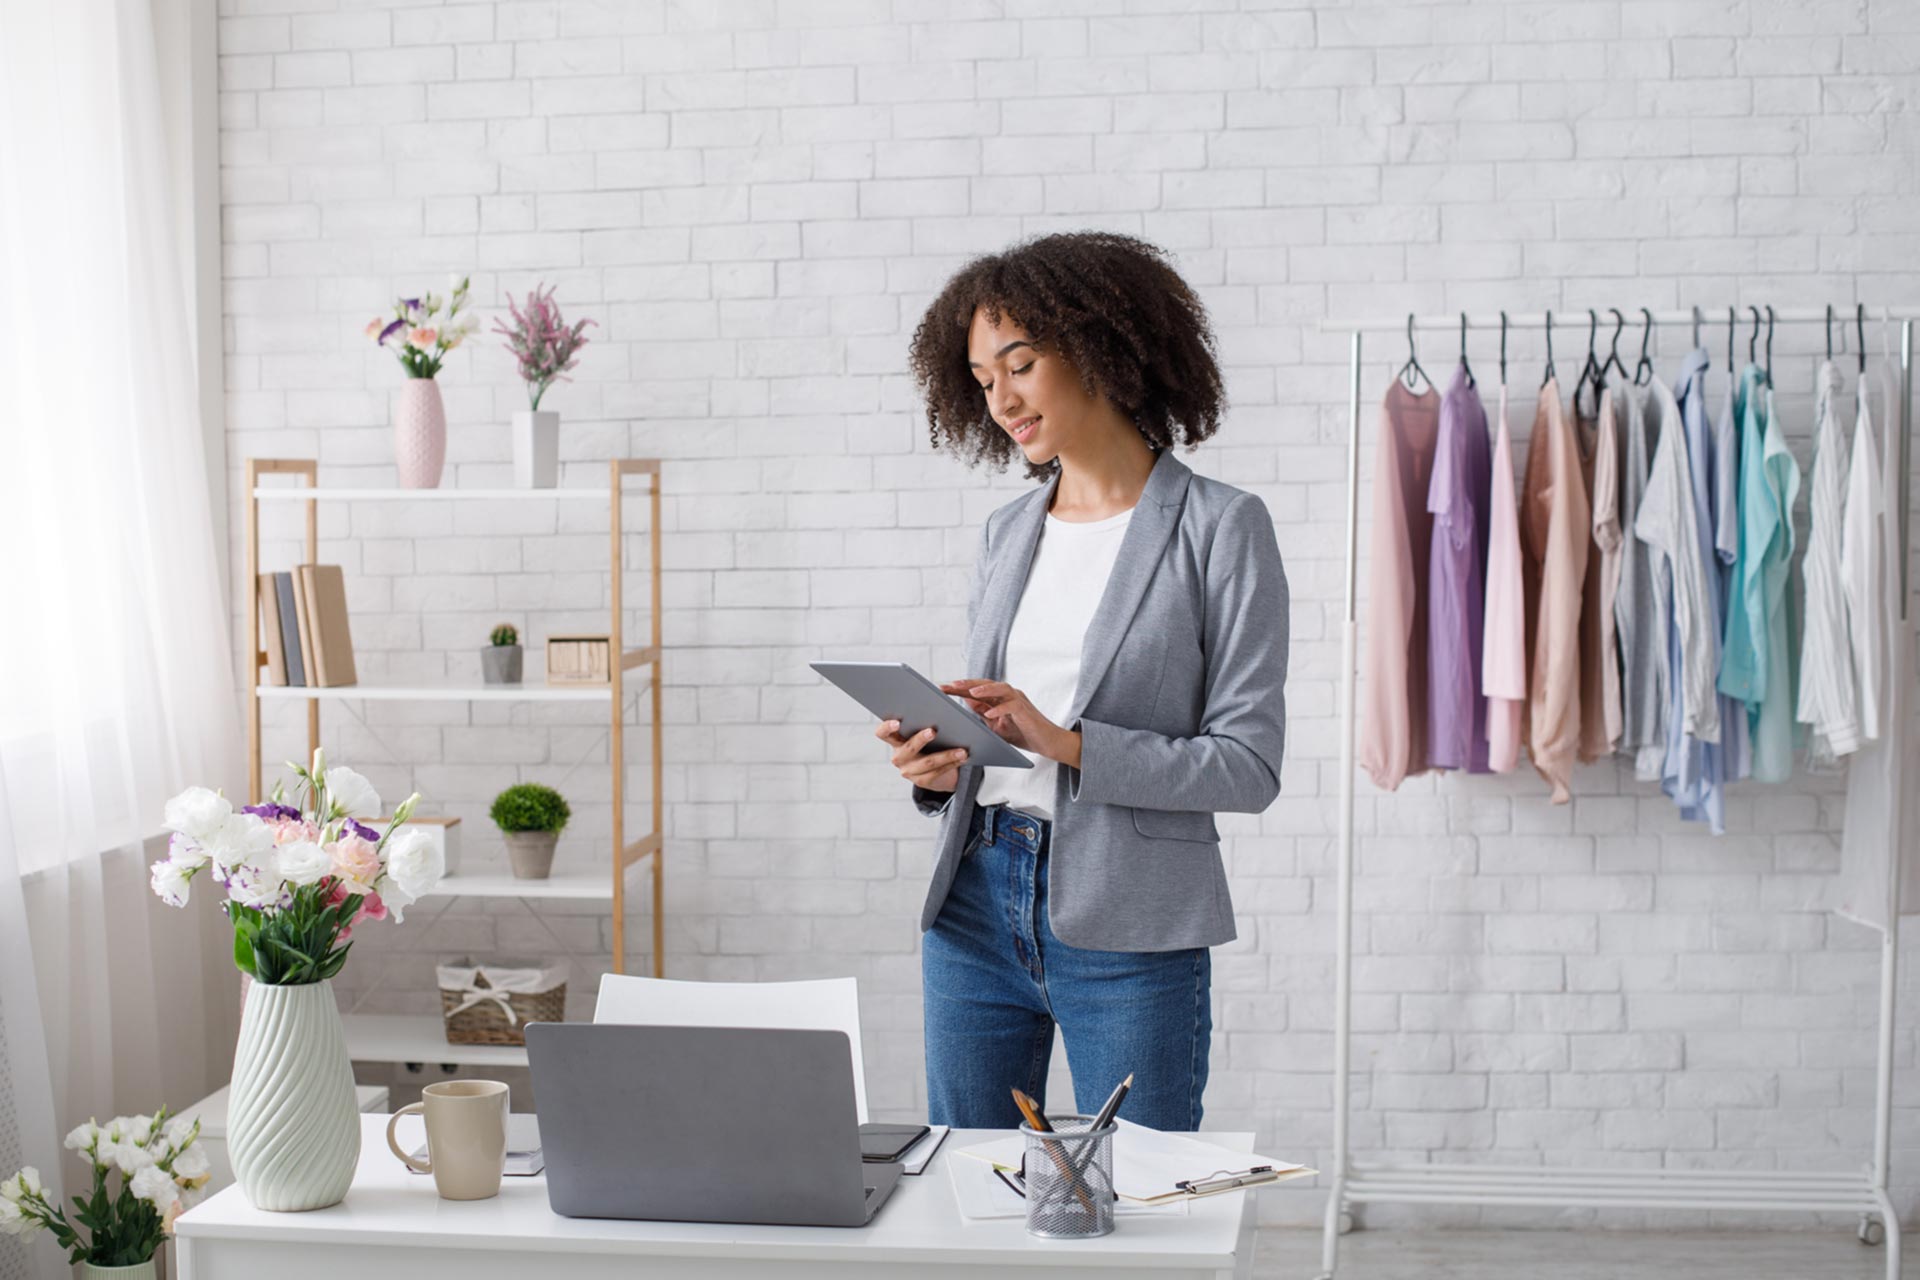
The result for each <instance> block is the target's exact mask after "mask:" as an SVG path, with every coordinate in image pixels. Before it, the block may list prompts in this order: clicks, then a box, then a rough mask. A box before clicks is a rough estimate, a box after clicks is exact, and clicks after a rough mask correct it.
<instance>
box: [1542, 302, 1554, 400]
mask: <svg viewBox="0 0 1920 1280" xmlns="http://www.w3.org/2000/svg"><path fill="white" fill-rule="evenodd" d="M1552 381H1553V312H1551V311H1549V312H1547V376H1546V377H1544V378H1542V379H1540V385H1541V386H1542V387H1545V386H1546V385H1547V384H1548V383H1549V382H1552Z"/></svg>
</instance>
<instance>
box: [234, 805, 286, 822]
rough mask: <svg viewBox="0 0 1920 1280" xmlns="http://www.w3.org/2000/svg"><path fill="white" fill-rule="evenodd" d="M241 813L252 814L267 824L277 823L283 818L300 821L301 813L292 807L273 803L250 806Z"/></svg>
mask: <svg viewBox="0 0 1920 1280" xmlns="http://www.w3.org/2000/svg"><path fill="white" fill-rule="evenodd" d="M240 812H242V813H250V814H252V815H253V816H254V817H256V818H259V819H261V820H263V821H266V822H276V821H279V820H281V819H283V818H284V819H292V820H294V821H298V820H299V817H300V811H299V810H298V809H296V808H294V807H293V806H292V805H290V804H274V803H272V802H271V801H269V802H268V803H266V804H250V805H248V806H246V807H245V808H244V809H242V810H240Z"/></svg>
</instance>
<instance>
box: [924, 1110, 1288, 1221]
mask: <svg viewBox="0 0 1920 1280" xmlns="http://www.w3.org/2000/svg"><path fill="white" fill-rule="evenodd" d="M1115 1123H1116V1124H1118V1125H1119V1126H1120V1132H1119V1133H1117V1134H1115V1135H1114V1143H1113V1162H1114V1172H1113V1185H1114V1191H1115V1193H1116V1194H1117V1195H1118V1196H1119V1197H1120V1200H1121V1202H1122V1203H1131V1204H1135V1205H1165V1204H1171V1203H1174V1202H1176V1201H1183V1200H1198V1199H1202V1198H1204V1197H1206V1196H1215V1195H1224V1194H1226V1193H1228V1192H1233V1191H1251V1190H1255V1189H1257V1188H1260V1187H1268V1186H1273V1185H1275V1184H1277V1183H1281V1182H1292V1181H1294V1180H1295V1179H1298V1178H1311V1177H1313V1176H1314V1175H1315V1174H1317V1173H1318V1172H1319V1170H1317V1169H1310V1168H1308V1167H1307V1166H1306V1165H1302V1164H1288V1163H1287V1162H1285V1161H1283V1160H1275V1159H1272V1158H1270V1157H1268V1156H1262V1155H1256V1154H1253V1153H1251V1152H1245V1151H1230V1150H1228V1149H1227V1148H1225V1147H1221V1146H1216V1145H1214V1144H1213V1143H1211V1142H1207V1141H1204V1140H1203V1139H1199V1138H1195V1137H1191V1136H1189V1135H1187V1134H1183V1133H1163V1132H1161V1131H1160V1130H1158V1129H1149V1128H1147V1127H1146V1126H1145V1125H1138V1124H1134V1123H1132V1122H1131V1121H1127V1120H1116V1121H1115ZM1025 1149H1026V1144H1025V1141H1024V1140H1023V1139H1022V1138H1020V1137H1018V1136H1015V1137H1010V1138H999V1139H995V1140H994V1141H992V1142H986V1143H982V1144H980V1145H979V1146H973V1147H967V1148H965V1149H964V1150H962V1151H960V1152H959V1153H958V1154H960V1155H964V1156H971V1157H972V1158H973V1159H975V1160H981V1161H985V1162H986V1163H987V1164H989V1165H991V1166H993V1168H994V1169H995V1170H996V1171H998V1172H1000V1173H1002V1174H1004V1175H1008V1176H1016V1177H1017V1175H1018V1174H1019V1172H1020V1159H1021V1155H1022V1154H1023V1153H1024V1151H1025Z"/></svg>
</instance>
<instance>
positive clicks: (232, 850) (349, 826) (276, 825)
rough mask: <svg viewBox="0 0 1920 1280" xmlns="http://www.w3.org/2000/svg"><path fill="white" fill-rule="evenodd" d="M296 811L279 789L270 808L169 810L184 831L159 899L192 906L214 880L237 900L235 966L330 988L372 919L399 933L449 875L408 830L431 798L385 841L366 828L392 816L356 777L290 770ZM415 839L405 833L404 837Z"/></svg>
mask: <svg viewBox="0 0 1920 1280" xmlns="http://www.w3.org/2000/svg"><path fill="white" fill-rule="evenodd" d="M287 767H288V768H290V769H292V770H293V772H294V775H295V777H296V778H297V779H298V785H297V786H296V788H295V791H294V795H293V800H294V803H291V804H290V803H288V797H287V794H286V790H285V787H284V786H283V785H281V784H279V783H276V784H275V785H274V789H273V798H272V800H271V801H270V802H268V803H266V804H256V805H248V806H246V807H245V808H242V809H240V810H239V811H237V812H236V811H235V810H234V808H233V805H232V804H231V802H229V801H228V800H227V799H226V798H225V797H224V796H222V795H220V794H219V793H217V792H214V791H209V790H208V789H207V788H205V787H189V788H188V789H187V790H185V791H183V792H181V793H180V794H179V795H177V796H175V797H174V798H173V799H172V800H169V801H168V802H167V814H166V827H167V830H169V831H171V832H173V839H172V841H171V843H170V844H169V846H168V854H167V857H166V859H165V861H162V862H156V863H154V864H153V891H154V892H155V893H156V894H158V895H159V896H160V897H161V898H162V899H163V900H165V901H166V902H167V903H168V904H169V905H172V906H176V907H182V906H185V905H186V903H187V895H188V893H189V892H190V891H191V889H192V885H193V881H194V879H195V878H196V877H197V876H199V875H200V874H201V873H202V872H210V873H211V874H212V876H213V878H214V879H215V880H216V881H218V882H219V883H220V884H221V885H222V886H223V887H224V888H225V890H226V894H227V898H226V902H225V903H224V904H223V906H224V908H225V910H226V913H227V918H228V919H229V920H230V921H232V922H233V960H234V963H235V964H237V965H238V966H239V967H240V969H241V971H242V972H245V973H248V974H251V975H252V976H253V978H254V980H255V981H258V982H264V983H267V984H269V985H272V986H295V985H299V984H303V983H310V982H324V981H326V980H327V979H328V978H331V977H333V976H334V975H335V974H337V973H339V972H340V966H342V965H343V964H345V963H346V960H347V952H348V950H349V949H350V948H351V947H352V945H353V944H352V941H351V939H352V937H353V929H354V926H355V925H357V924H359V923H360V922H361V921H362V920H385V919H386V918H387V917H388V916H392V917H393V919H394V920H395V921H396V922H397V921H399V920H401V919H402V918H403V916H404V914H405V911H406V908H407V907H409V906H411V905H412V904H413V903H414V902H415V901H416V900H418V899H419V898H421V897H422V896H424V895H425V894H427V893H428V892H430V891H431V890H432V889H433V887H434V885H436V884H438V883H439V882H440V877H441V876H442V875H444V874H445V873H446V864H445V860H444V859H443V857H442V855H441V852H440V847H439V845H438V844H437V843H435V841H434V839H433V837H432V836H431V835H429V834H428V833H427V832H425V831H422V830H420V829H419V828H417V827H415V828H406V826H405V824H406V821H407V819H408V818H409V817H410V816H411V815H412V813H413V809H414V806H415V805H416V804H418V803H419V801H420V796H419V794H418V793H417V792H416V793H415V794H413V795H411V796H408V797H407V798H406V799H405V800H403V801H401V802H400V805H399V807H398V808H397V809H395V810H394V817H393V822H392V823H391V824H390V825H389V826H388V827H387V829H386V830H385V831H384V832H380V831H375V830H374V829H373V828H371V827H368V826H366V825H365V824H364V823H363V822H362V821H361V819H363V818H372V817H375V816H377V815H378V814H379V812H380V797H379V795H377V794H376V793H375V792H374V789H373V787H372V785H371V784H370V783H368V781H367V780H366V779H365V778H363V777H361V776H360V775H359V774H357V773H355V772H354V771H353V770H352V769H348V768H345V767H343V766H338V767H335V768H332V769H329V768H327V767H326V760H325V757H324V755H323V753H322V752H319V751H315V752H314V753H313V765H312V767H311V768H306V769H303V768H301V767H300V766H299V765H295V764H291V763H290V764H289V765H288V766H287ZM403 828H405V829H403Z"/></svg>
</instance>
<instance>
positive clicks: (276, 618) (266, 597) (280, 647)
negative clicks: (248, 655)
mask: <svg viewBox="0 0 1920 1280" xmlns="http://www.w3.org/2000/svg"><path fill="white" fill-rule="evenodd" d="M257 594H258V595H259V597H260V652H261V653H262V654H264V655H265V657H266V661H267V683H268V684H270V685H273V686H275V687H276V688H278V687H280V686H283V685H285V684H286V683H287V648H286V645H285V644H284V643H283V642H282V641H281V639H280V592H279V590H278V589H277V588H276V587H275V586H274V581H273V575H272V574H270V573H263V574H261V575H260V589H259V591H258V592H257ZM255 665H256V671H255V675H256V676H258V674H259V672H258V670H257V667H258V663H257V662H256V664H255Z"/></svg>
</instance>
